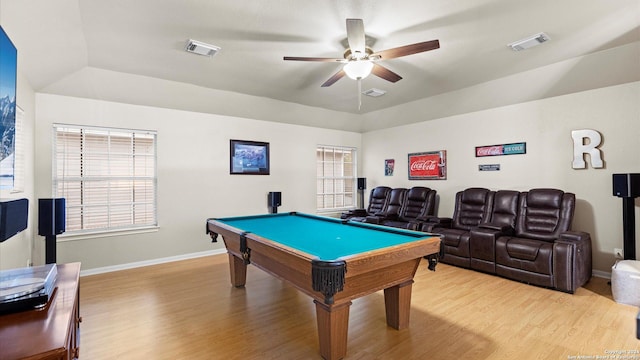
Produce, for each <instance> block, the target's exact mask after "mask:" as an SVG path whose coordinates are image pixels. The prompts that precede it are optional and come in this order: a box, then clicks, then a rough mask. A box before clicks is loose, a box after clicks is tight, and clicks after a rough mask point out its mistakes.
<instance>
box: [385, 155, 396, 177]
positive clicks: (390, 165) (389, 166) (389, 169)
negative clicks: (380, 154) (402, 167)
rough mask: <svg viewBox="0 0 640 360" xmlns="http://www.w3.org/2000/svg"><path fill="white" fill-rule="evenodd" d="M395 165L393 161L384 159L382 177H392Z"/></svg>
mask: <svg viewBox="0 0 640 360" xmlns="http://www.w3.org/2000/svg"><path fill="white" fill-rule="evenodd" d="M395 165H396V161H395V160H394V159H386V160H385V161H384V176H393V169H394V167H395Z"/></svg>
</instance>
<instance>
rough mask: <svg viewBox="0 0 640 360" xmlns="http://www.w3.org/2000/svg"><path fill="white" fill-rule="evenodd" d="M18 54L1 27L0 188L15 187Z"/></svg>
mask: <svg viewBox="0 0 640 360" xmlns="http://www.w3.org/2000/svg"><path fill="white" fill-rule="evenodd" d="M17 55H18V54H17V51H16V48H15V46H13V43H12V42H11V40H9V37H8V36H7V34H6V33H5V32H4V30H3V29H2V27H0V189H12V188H13V180H14V163H13V161H14V158H15V145H16V73H17V68H18V56H17Z"/></svg>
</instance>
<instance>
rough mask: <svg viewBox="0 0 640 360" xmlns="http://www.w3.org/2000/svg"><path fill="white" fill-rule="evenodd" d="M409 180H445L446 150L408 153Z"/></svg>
mask: <svg viewBox="0 0 640 360" xmlns="http://www.w3.org/2000/svg"><path fill="white" fill-rule="evenodd" d="M408 160H409V180H445V179H446V178H447V151H446V150H438V151H428V152H421V153H413V154H409V159H408Z"/></svg>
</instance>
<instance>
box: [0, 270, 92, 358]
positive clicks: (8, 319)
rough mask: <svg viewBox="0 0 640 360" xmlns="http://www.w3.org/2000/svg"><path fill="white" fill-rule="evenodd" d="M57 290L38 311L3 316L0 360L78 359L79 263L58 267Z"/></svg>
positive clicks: (0, 327)
mask: <svg viewBox="0 0 640 360" xmlns="http://www.w3.org/2000/svg"><path fill="white" fill-rule="evenodd" d="M57 270H58V277H57V279H56V284H55V287H56V290H55V293H54V294H53V296H52V298H51V299H50V300H49V303H48V304H47V305H46V306H45V307H43V308H42V309H38V310H28V311H22V312H17V313H13V314H6V315H2V316H0V360H15V359H29V360H32V359H33V360H35V359H38V360H63V359H64V360H70V359H77V358H78V357H79V355H80V354H79V349H80V348H79V346H80V322H81V321H82V319H81V317H80V284H79V277H80V263H71V264H58V265H57Z"/></svg>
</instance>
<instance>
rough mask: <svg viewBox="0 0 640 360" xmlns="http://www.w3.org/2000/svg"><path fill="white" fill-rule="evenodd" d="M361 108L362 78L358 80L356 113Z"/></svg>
mask: <svg viewBox="0 0 640 360" xmlns="http://www.w3.org/2000/svg"><path fill="white" fill-rule="evenodd" d="M361 107H362V78H358V111H360V108H361Z"/></svg>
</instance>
